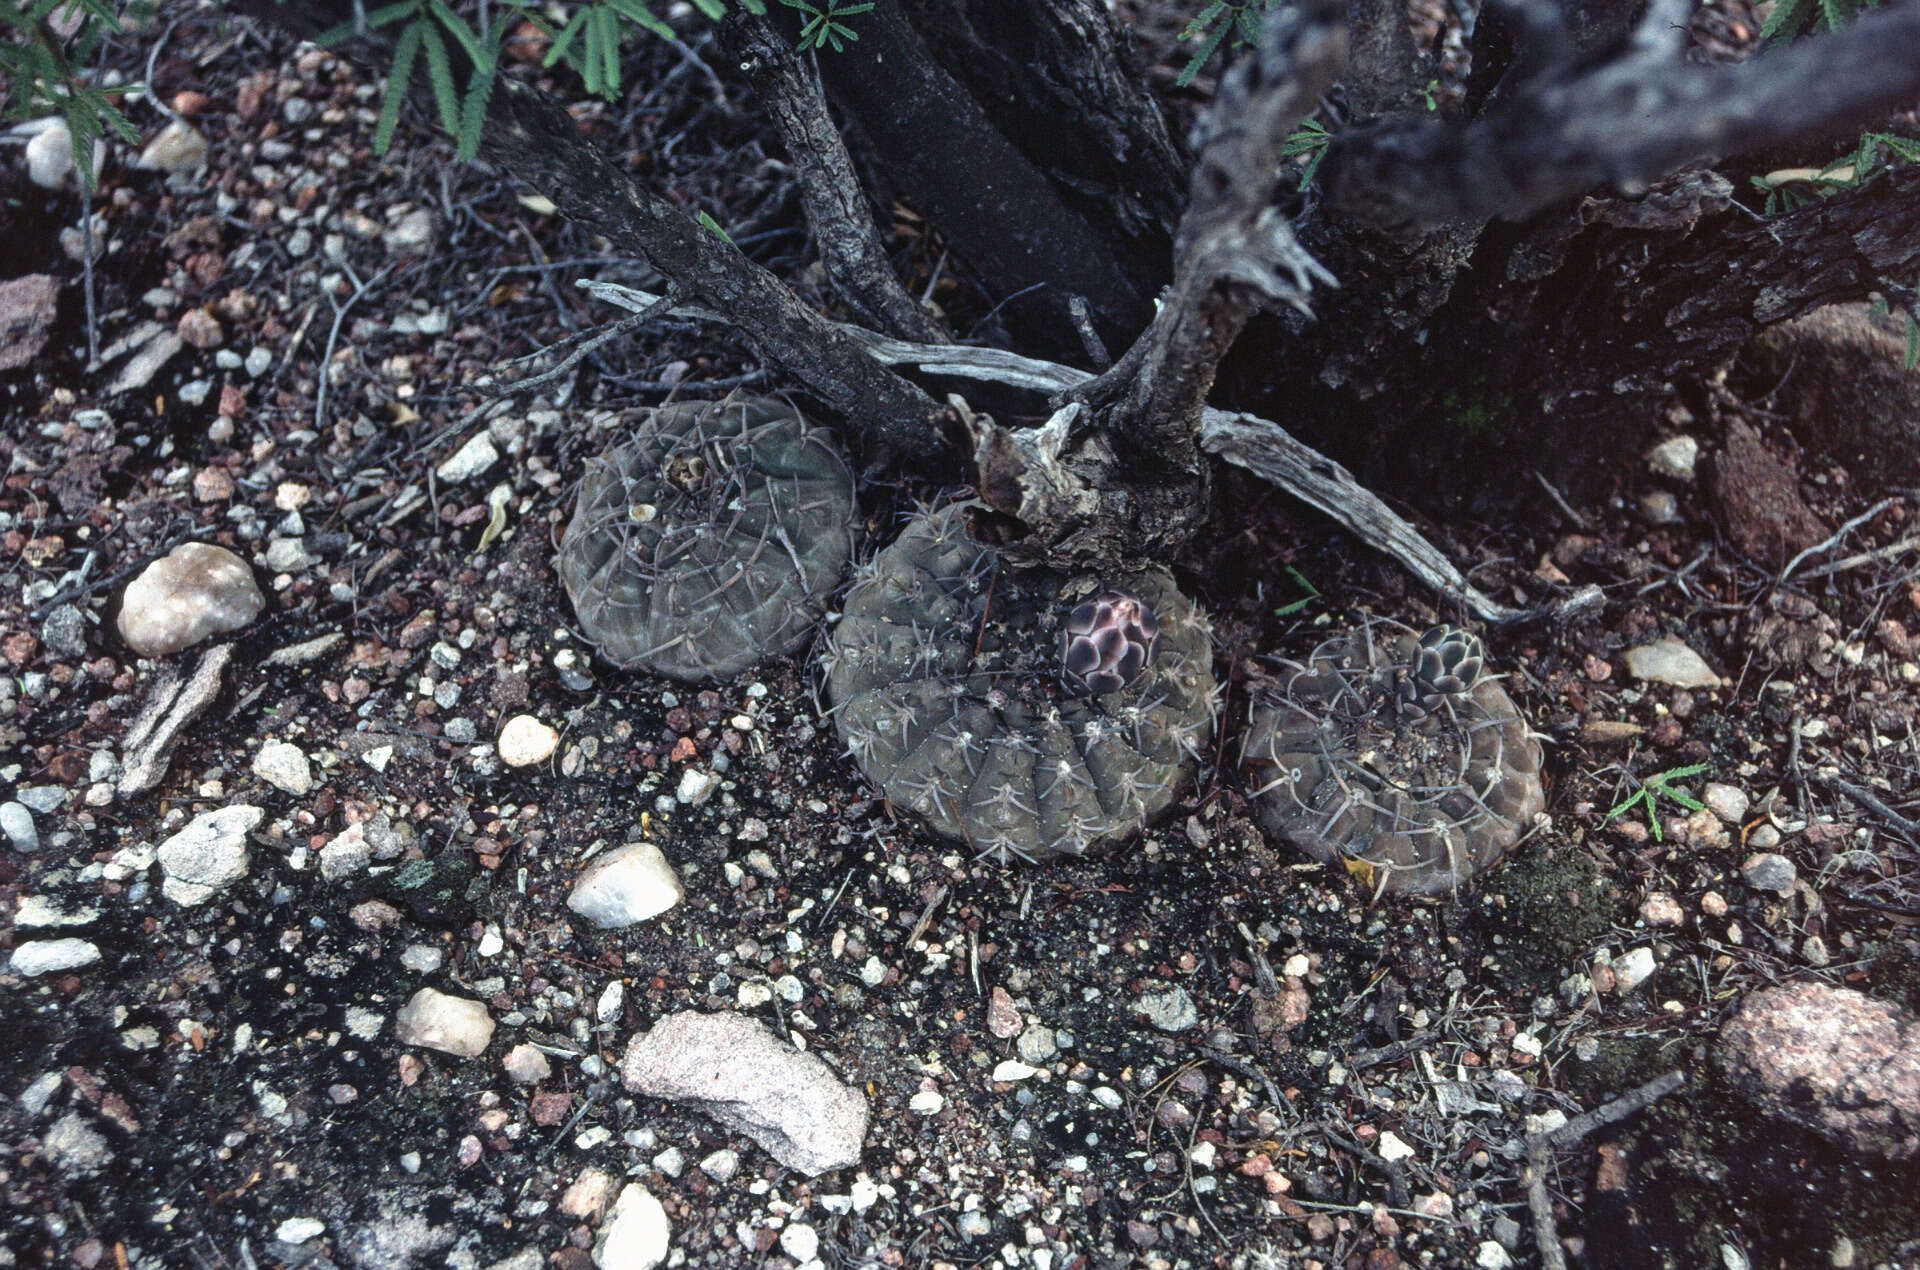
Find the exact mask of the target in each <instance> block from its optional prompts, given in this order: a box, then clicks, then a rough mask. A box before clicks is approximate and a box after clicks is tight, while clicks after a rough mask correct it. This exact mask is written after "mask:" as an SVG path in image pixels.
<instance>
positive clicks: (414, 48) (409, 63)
mask: <svg viewBox="0 0 1920 1270" xmlns="http://www.w3.org/2000/svg"><path fill="white" fill-rule="evenodd" d="M425 30H426V19H424V18H422V19H420V20H419V21H416V22H409V23H408V24H407V27H406V29H405V30H403V31H401V32H400V38H399V40H397V41H396V42H395V43H394V46H393V66H392V68H391V69H390V70H389V71H388V72H387V83H386V87H385V88H384V89H382V91H381V94H380V119H379V122H377V123H375V124H374V126H373V152H374V153H375V154H385V153H386V152H387V149H388V147H390V146H392V145H393V130H394V128H395V127H396V126H398V125H399V123H400V103H401V102H402V101H404V100H405V99H406V96H407V83H408V81H410V80H411V79H412V78H413V63H414V59H415V58H417V57H418V56H419V55H420V44H421V42H422V40H423V39H424V34H423V33H424V32H425Z"/></svg>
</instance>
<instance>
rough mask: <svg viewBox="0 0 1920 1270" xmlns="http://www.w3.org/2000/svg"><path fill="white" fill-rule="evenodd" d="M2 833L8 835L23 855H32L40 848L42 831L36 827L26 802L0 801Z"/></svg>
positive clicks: (0, 827)
mask: <svg viewBox="0 0 1920 1270" xmlns="http://www.w3.org/2000/svg"><path fill="white" fill-rule="evenodd" d="M0 833H4V834H6V835H7V840H8V841H9V842H11V843H13V849H14V850H15V851H18V852H19V853H20V854H21V855H32V854H33V853H34V852H36V851H38V850H39V849H40V831H39V830H38V829H36V828H34V825H33V813H32V812H30V811H28V810H27V808H26V805H25V804H24V803H17V802H11V801H10V802H4V803H0Z"/></svg>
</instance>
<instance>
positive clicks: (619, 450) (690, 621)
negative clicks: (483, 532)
mask: <svg viewBox="0 0 1920 1270" xmlns="http://www.w3.org/2000/svg"><path fill="white" fill-rule="evenodd" d="M852 518H853V477H852V474H851V473H850V472H849V471H848V469H847V464H846V460H845V459H843V458H842V457H841V455H840V451H839V449H838V448H837V447H836V446H834V444H833V443H832V442H831V441H830V440H829V439H828V438H827V436H826V435H825V434H824V433H822V432H820V431H819V430H817V429H815V428H811V427H809V426H807V423H806V421H805V420H804V419H802V418H801V416H800V413H799V412H798V411H796V410H795V409H794V408H793V407H791V406H789V405H787V404H785V403H784V402H779V401H773V400H769V399H766V398H751V397H749V398H729V399H728V400H726V401H720V402H703V401H690V402H682V403H679V404H677V405H672V406H663V407H661V408H659V409H657V410H649V411H646V412H644V413H643V414H642V416H641V418H640V420H639V423H638V426H637V427H635V428H634V430H633V432H632V434H631V435H630V436H629V437H628V438H627V439H626V440H625V441H623V442H621V443H620V444H618V445H616V446H615V447H614V448H613V449H611V450H609V451H608V452H607V453H606V454H605V455H604V456H603V457H601V458H597V459H590V460H588V462H587V471H586V475H585V476H583V477H582V478H581V481H580V492H579V498H578V502H577V504H576V506H575V508H574V513H573V520H572V522H571V523H570V524H569V525H568V526H567V532H566V534H565V536H564V537H563V538H562V539H561V542H560V555H559V558H558V559H557V560H556V561H555V565H556V567H557V568H558V570H559V572H560V581H561V582H562V584H563V585H565V587H566V589H567V595H568V597H569V598H571V599H572V600H573V607H574V611H575V612H576V613H577V614H579V617H580V625H581V628H582V629H583V630H584V631H585V633H586V635H587V638H588V639H590V640H592V641H593V642H594V644H595V645H597V646H598V647H599V649H600V651H601V652H602V653H604V654H605V655H606V656H607V658H608V659H609V660H611V661H614V662H616V663H618V664H619V665H620V666H621V667H623V668H634V667H639V668H642V669H646V670H651V671H654V672H656V673H659V674H663V675H671V676H672V677H674V678H676V679H686V680H695V681H697V680H701V679H725V678H727V677H729V676H732V675H737V674H739V673H740V672H741V671H743V670H745V669H746V668H747V667H748V666H751V665H753V664H754V663H755V662H757V661H759V660H760V659H761V658H762V657H767V656H771V655H773V654H775V653H784V652H788V651H790V650H791V649H793V648H795V647H796V646H798V645H799V643H800V641H801V640H803V639H804V638H806V634H807V632H808V630H810V629H811V628H812V626H813V624H814V622H815V621H817V620H818V618H819V613H820V605H821V602H822V600H823V599H824V597H825V596H826V594H827V593H828V592H829V591H831V590H832V589H833V588H834V586H836V585H837V584H838V583H839V581H840V575H841V573H842V572H843V571H844V569H845V567H846V563H847V559H848V557H849V554H850V552H851V549H852V529H851V523H852Z"/></svg>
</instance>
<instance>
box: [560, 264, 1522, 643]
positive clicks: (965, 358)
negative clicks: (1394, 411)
mask: <svg viewBox="0 0 1920 1270" xmlns="http://www.w3.org/2000/svg"><path fill="white" fill-rule="evenodd" d="M579 285H580V287H581V289H582V290H584V291H586V292H587V293H588V294H590V295H592V296H593V297H594V298H595V299H599V300H605V301H606V302H607V303H609V304H614V305H617V306H619V307H620V308H623V309H626V310H627V311H629V312H633V313H639V312H643V311H645V310H647V309H648V308H650V307H651V306H653V305H655V304H658V303H660V297H659V296H656V295H653V294H651V293H650V292H646V291H636V290H634V289H632V288H630V287H622V286H618V285H615V284H613V283H607V282H590V281H586V282H581V283H580V284H579ZM680 312H682V313H684V314H688V315H689V316H694V317H699V318H702V319H704V320H710V321H717V322H725V321H727V320H728V319H726V318H725V317H723V316H721V315H720V314H717V313H713V312H710V311H706V310H701V309H692V308H688V307H685V306H683V307H681V309H680ZM843 330H844V331H845V332H846V334H848V335H849V336H851V337H852V338H854V339H856V340H858V341H859V342H860V343H861V345H862V346H864V347H865V348H866V349H867V351H868V352H869V353H871V354H872V355H873V356H874V358H875V359H876V360H878V361H881V362H884V363H886V364H887V365H889V366H912V367H915V368H916V369H918V370H921V371H924V372H926V373H928V374H937V375H950V376H953V377H955V378H962V379H974V380H979V381H982V382H985V383H995V384H1004V385H1007V386H1008V387H1012V388H1019V389H1024V390H1026V391H1029V392H1037V393H1045V394H1048V395H1057V394H1060V393H1064V392H1068V391H1070V390H1072V389H1075V388H1078V387H1080V386H1082V385H1084V384H1086V383H1087V382H1088V381H1089V380H1090V379H1091V378H1092V376H1090V375H1088V374H1087V372H1086V371H1083V370H1079V369H1076V368H1075V367H1072V366H1062V365H1060V364H1059V363H1058V362H1049V361H1043V360H1041V359H1040V358H1037V357H1022V356H1020V355H1019V354H1018V353H1009V352H1007V351H1006V350H1004V349H998V348H972V347H969V346H966V345H962V344H915V343H913V342H911V341H908V340H898V339H892V338H889V337H887V336H884V335H876V334H874V333H873V332H871V331H863V330H860V329H858V328H856V327H845V328H843ZM1078 409H1079V407H1078V406H1077V405H1069V406H1068V407H1067V409H1066V410H1065V411H1062V412H1061V415H1060V416H1056V418H1055V419H1054V420H1049V422H1048V425H1047V426H1046V427H1042V428H1029V429H1026V430H1024V432H1023V433H1022V434H1020V435H1021V437H1022V440H1023V442H1024V443H1025V448H1026V450H1027V452H1029V453H1041V454H1044V453H1047V452H1049V451H1052V452H1053V454H1054V456H1055V458H1054V464H1053V465H1055V466H1057V454H1058V450H1059V447H1060V446H1062V445H1063V444H1064V435H1063V434H1064V432H1065V431H1066V428H1067V426H1068V425H1070V424H1071V422H1072V417H1073V413H1076V412H1077V411H1078ZM1062 416H1064V417H1062ZM1199 444H1200V447H1201V448H1202V449H1203V450H1205V451H1207V452H1208V453H1211V454H1217V455H1219V456H1220V457H1221V458H1223V459H1225V460H1226V461H1227V462H1229V463H1232V464H1234V465H1236V466H1238V467H1242V468H1245V469H1246V470H1247V471H1249V472H1252V473H1253V474H1254V475H1255V476H1258V477H1260V478H1261V479H1262V480H1265V481H1269V482H1271V483H1272V484H1274V485H1277V486H1279V487H1280V488H1281V489H1283V490H1285V491H1286V492H1287V493H1289V494H1292V495H1293V496H1294V497H1295V498H1298V499H1300V500H1301V501H1302V502H1304V503H1307V504H1309V505H1310V506H1312V507H1315V508H1318V509H1319V510H1320V511H1322V512H1324V513H1326V514H1327V515H1328V516H1331V517H1332V518H1333V519H1334V520H1336V521H1338V522H1340V524H1342V525H1344V526H1345V527H1346V528H1347V529H1348V530H1349V531H1351V532H1352V533H1353V535H1354V536H1355V537H1357V538H1359V539H1360V540H1361V541H1362V542H1364V543H1366V544H1367V545H1368V546H1370V547H1373V548H1375V549H1376V550H1378V551H1381V552H1384V553H1385V554H1387V555H1389V556H1391V557H1393V558H1394V559H1395V560H1397V561H1399V562H1400V564H1401V565H1402V566H1404V567H1405V568H1406V570H1407V571H1408V572H1409V573H1411V574H1413V576H1414V577H1416V578H1418V579H1420V581H1422V582H1424V583H1425V584H1426V585H1427V586H1429V587H1431V588H1433V589H1434V590H1435V591H1437V592H1439V593H1440V594H1441V595H1443V596H1446V597H1448V598H1450V599H1455V600H1458V601H1460V602H1463V603H1464V604H1466V606H1467V607H1468V608H1469V609H1470V610H1471V611H1472V612H1473V614H1474V616H1476V617H1478V618H1480V619H1481V620H1482V621H1488V622H1499V621H1507V620H1510V619H1512V618H1515V617H1518V616H1520V614H1519V613H1518V611H1516V610H1514V609H1510V608H1507V607H1506V606H1504V605H1502V604H1499V603H1497V602H1496V601H1494V600H1493V599H1491V598H1489V597H1488V596H1487V595H1485V594H1483V593H1482V592H1481V591H1479V590H1478V589H1477V588H1475V587H1474V586H1472V585H1471V584H1470V583H1468V581H1467V580H1466V578H1465V576H1464V575H1462V574H1461V572H1460V571H1459V570H1458V569H1456V568H1455V567H1454V566H1453V564H1452V562H1450V561H1449V560H1448V559H1447V558H1446V556H1444V555H1442V554H1441V552H1440V550H1439V548H1437V547H1435V546H1434V545H1433V544H1432V543H1430V542H1428V541H1427V540H1426V539H1425V538H1424V537H1422V536H1421V534H1420V531H1419V530H1417V529H1415V528H1414V527H1413V526H1412V525H1409V524H1408V523H1407V522H1406V521H1405V520H1403V519H1401V518H1400V517H1399V516H1397V515H1395V514H1394V511H1393V509H1392V508H1390V507H1388V506H1387V505H1386V504H1385V503H1383V502H1381V501H1380V499H1379V498H1377V497H1375V496H1374V495H1373V494H1372V493H1370V492H1369V491H1368V490H1367V489H1366V487H1365V486H1363V485H1361V484H1360V483H1359V482H1358V481H1356V480H1354V479H1353V475H1352V474H1351V473H1350V472H1348V471H1347V469H1346V468H1344V467H1342V466H1341V465H1340V464H1338V463H1336V462H1334V461H1333V460H1332V459H1330V458H1328V457H1326V456H1325V455H1324V454H1321V453H1320V452H1319V451H1317V450H1315V449H1313V448H1312V447H1310V446H1306V445H1303V444H1301V443H1300V442H1299V441H1296V440H1294V439H1293V438H1292V437H1291V436H1289V435H1287V432H1286V430H1285V429H1283V428H1282V427H1281V426H1280V425H1279V424H1277V423H1273V422H1271V421H1269V420H1266V419H1262V418H1259V417H1257V416H1255V415H1250V414H1245V413H1236V412H1233V411H1227V410H1216V409H1214V408H1212V407H1207V408H1206V409H1205V410H1204V412H1203V413H1202V416H1201V425H1200V431H1199ZM1047 466H1048V463H1047V461H1046V460H1041V461H1039V462H1038V463H1036V469H1037V470H1036V473H1035V477H1036V479H1037V480H1043V481H1044V480H1047V479H1050V478H1051V474H1050V473H1048V472H1047V471H1046V470H1045V468H1046V467H1047Z"/></svg>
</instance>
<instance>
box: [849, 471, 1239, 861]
mask: <svg viewBox="0 0 1920 1270" xmlns="http://www.w3.org/2000/svg"><path fill="white" fill-rule="evenodd" d="M1105 581H1106V582H1108V583H1109V584H1112V585H1114V586H1116V587H1124V588H1125V591H1126V593H1127V594H1128V596H1129V598H1131V599H1133V600H1134V601H1135V602H1136V603H1137V604H1138V605H1140V606H1141V608H1142V610H1143V611H1144V613H1145V614H1146V615H1147V617H1148V621H1149V622H1150V623H1151V622H1153V620H1154V619H1156V618H1157V639H1155V640H1153V641H1149V642H1150V643H1151V645H1152V647H1151V652H1152V657H1151V659H1150V660H1148V659H1146V658H1145V657H1144V653H1145V651H1147V650H1146V649H1144V648H1143V649H1142V653H1143V657H1142V662H1143V664H1142V665H1141V666H1140V667H1139V669H1138V673H1137V674H1136V676H1135V677H1134V678H1133V679H1132V681H1131V682H1129V683H1126V684H1124V685H1116V686H1115V687H1114V690H1112V691H1105V692H1100V693H1098V694H1094V695H1088V694H1086V693H1084V692H1074V691H1069V690H1068V686H1067V685H1066V684H1065V683H1064V681H1063V675H1062V666H1061V654H1062V649H1063V642H1062V624H1063V622H1064V621H1066V620H1067V619H1068V618H1069V616H1070V615H1071V614H1072V612H1073V609H1074V603H1073V599H1074V597H1072V596H1069V595H1065V594H1063V589H1064V587H1065V585H1066V584H1065V581H1064V580H1063V579H1062V578H1060V577H1059V576H1058V575H1052V574H1048V573H1046V572H1045V571H1035V572H1032V573H1019V574H1017V573H1016V572H1015V571H1013V570H1012V569H1008V568H1003V567H1002V566H1001V562H1000V560H999V558H998V556H997V555H996V554H995V553H994V552H993V551H992V550H991V549H989V548H985V547H982V546H980V545H979V544H978V543H976V542H974V541H973V540H972V539H971V538H970V537H968V535H967V532H966V528H965V524H964V520H963V512H962V508H961V507H960V506H959V505H954V506H950V507H947V508H944V509H941V510H938V511H934V512H931V513H926V514H922V515H919V516H917V517H915V518H914V520H913V521H912V522H911V523H909V525H908V526H907V528H906V530H905V532H903V533H902V534H901V535H900V538H899V540H898V541H896V542H895V543H893V545H891V546H889V547H887V548H885V549H884V550H882V551H881V552H879V553H878V554H877V555H876V556H875V557H874V558H873V560H872V561H871V562H870V563H869V564H867V565H865V566H863V567H862V569H861V570H860V576H859V580H858V581H857V582H856V584H855V585H854V587H853V588H852V590H851V591H850V592H849V593H848V595H847V598H846V603H845V607H844V615H843V616H842V618H841V620H840V623H839V625H838V626H837V627H835V629H834V632H833V637H832V641H831V645H830V647H829V648H828V650H827V652H826V653H825V655H824V656H825V662H826V671H827V687H828V691H829V694H830V695H831V697H832V700H833V703H834V720H835V726H836V728H837V729H838V732H839V735H840V738H841V740H842V741H843V742H844V743H845V745H846V747H847V751H848V753H849V754H850V755H851V756H852V757H853V758H854V760H855V761H856V762H857V763H858V764H859V765H860V768H861V770H862V771H864V772H865V773H866V775H867V776H868V778H869V779H871V780H872V781H873V782H874V784H875V785H877V786H878V787H879V788H880V789H881V790H882V791H883V792H884V793H885V794H886V796H887V798H888V800H889V801H890V802H892V803H893V805H894V806H895V807H898V808H901V809H904V810H908V811H911V812H914V813H916V814H918V815H919V816H920V817H921V818H922V819H924V820H925V822H926V823H927V825H928V826H929V827H930V828H931V829H932V830H933V831H934V832H935V833H938V834H940V835H942V836H944V837H947V838H952V839H955V840H958V841H961V842H965V843H967V844H969V845H971V846H972V848H973V849H974V850H975V851H976V852H977V853H979V854H981V855H983V856H987V857H991V858H995V859H1000V860H1008V859H1012V858H1015V857H1018V858H1020V859H1025V860H1044V859H1051V858H1056V857H1061V856H1078V855H1083V854H1085V853H1086V852H1088V851H1090V850H1092V849H1093V848H1095V847H1097V846H1100V845H1102V844H1105V843H1110V842H1114V841H1117V840H1120V839H1124V838H1126V837H1129V836H1131V835H1132V834H1135V833H1137V832H1138V831H1139V830H1140V829H1141V828H1142V827H1143V826H1144V825H1145V824H1146V823H1147V821H1148V819H1149V818H1150V817H1152V816H1153V815H1155V814H1156V813H1158V812H1159V811H1161V810H1163V809H1164V808H1166V807H1167V806H1169V805H1170V804H1171V803H1172V801H1173V797H1174V794H1175V792H1176V791H1177V789H1178V787H1179V785H1180V783H1181V781H1182V780H1183V779H1184V778H1185V777H1186V775H1187V774H1188V773H1189V772H1190V771H1191V769H1192V767H1193V764H1194V761H1195V759H1196V758H1197V757H1198V755H1199V754H1200V752H1201V751H1202V750H1203V749H1204V748H1205V747H1206V745H1207V743H1208V741H1209V739H1210V738H1211V736H1212V735H1213V726H1214V718H1213V715H1214V711H1213V692H1214V682H1213V668H1212V644H1211V638H1210V633H1209V629H1208V626H1207V622H1206V619H1205V618H1204V617H1203V616H1202V615H1201V614H1200V613H1199V612H1198V611H1197V610H1196V609H1195V608H1194V607H1193V605H1192V604H1191V603H1190V602H1189V601H1188V600H1187V599H1186V597H1184V596H1182V595H1181V594H1180V593H1179V591H1178V590H1177V589H1176V588H1175V587H1174V585H1173V581H1172V579H1171V578H1169V577H1167V576H1166V575H1165V574H1163V573H1159V572H1154V571H1148V572H1141V573H1137V574H1133V573H1129V574H1124V575H1119V576H1115V577H1113V578H1109V579H1106V580H1105ZM1136 625H1137V624H1136ZM1103 682H1104V681H1103Z"/></svg>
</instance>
